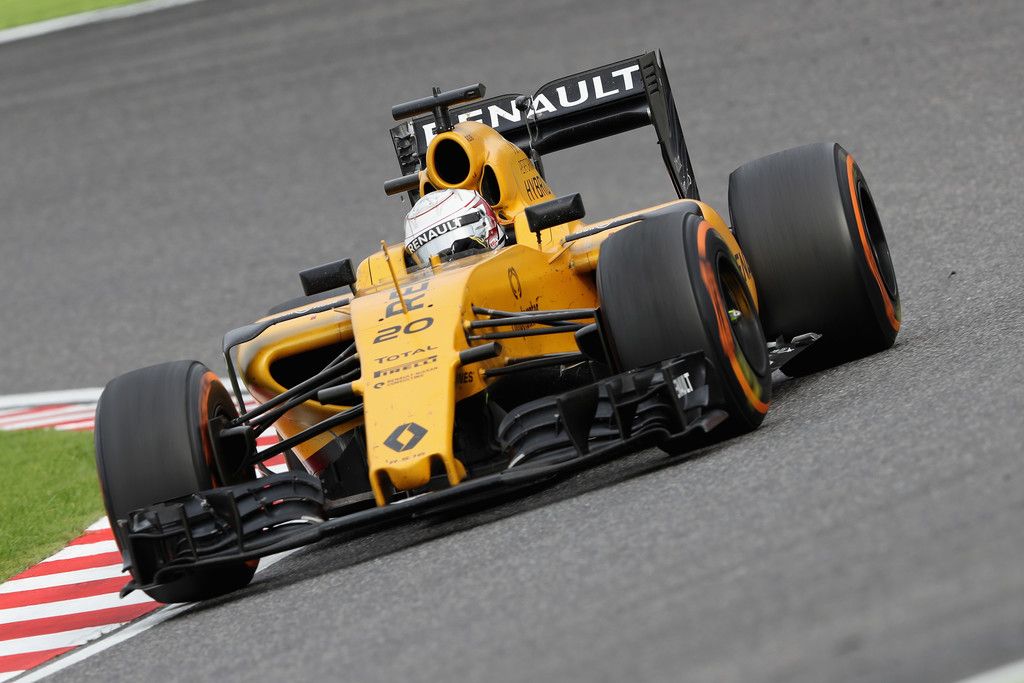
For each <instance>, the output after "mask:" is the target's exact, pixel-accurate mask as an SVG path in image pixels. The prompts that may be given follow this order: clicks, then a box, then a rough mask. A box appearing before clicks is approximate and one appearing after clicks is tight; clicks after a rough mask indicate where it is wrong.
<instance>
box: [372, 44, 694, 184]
mask: <svg viewBox="0 0 1024 683" xmlns="http://www.w3.org/2000/svg"><path fill="white" fill-rule="evenodd" d="M435 92H436V91H435ZM520 97H521V96H520V95H515V94H512V95H500V96H498V97H491V98H488V99H486V100H477V101H475V102H470V103H468V104H463V105H460V106H456V107H452V108H451V117H452V120H453V121H458V122H462V121H479V122H481V123H485V124H487V125H489V126H490V127H492V128H494V129H495V130H497V131H498V132H499V133H501V134H502V135H503V136H504V137H505V139H507V140H509V141H510V142H512V143H513V144H515V145H517V146H518V147H519V148H520V149H522V150H524V151H527V152H529V150H530V148H531V147H532V148H533V150H534V151H535V152H536V153H538V154H549V153H551V152H556V151H558V150H560V149H567V148H569V147H575V146H577V145H582V144H585V143H588V142H592V141H594V140H599V139H601V138H606V137H609V136H612V135H617V134H619V133H624V132H626V131H629V130H634V129H636V128H642V127H643V126H647V125H651V126H654V130H655V132H656V133H657V135H658V143H659V144H660V145H661V155H662V158H663V159H664V161H665V166H666V167H667V168H668V172H669V176H670V177H671V178H672V184H673V185H674V186H675V190H676V194H677V195H678V196H679V197H680V198H681V199H699V198H700V197H699V194H698V192H697V183H696V181H695V180H694V177H693V168H692V167H691V165H690V156H689V154H688V153H687V150H686V141H685V140H684V139H683V129H682V125H681V124H680V121H679V115H678V113H677V112H676V105H675V100H673V98H672V89H671V87H670V86H669V83H668V75H667V74H666V73H665V66H664V64H663V63H662V60H661V55H660V53H658V52H648V53H646V54H643V55H640V56H638V57H633V58H632V59H626V60H623V61H621V62H615V63H614V64H608V65H606V66H601V67H598V68H596V69H590V70H588V71H583V72H580V73H578V74H574V75H572V76H566V77H564V78H559V79H557V80H554V81H551V82H550V83H548V84H547V85H545V86H543V87H542V88H541V89H540V90H538V91H537V92H536V94H535V95H534V96H533V98H532V108H530V109H529V110H528V111H523V110H521V109H520V108H519V107H517V106H516V100H517V99H519V98H520ZM435 125H436V124H435V120H434V117H433V116H431V115H430V114H426V115H423V116H418V117H416V118H414V119H412V120H409V121H405V122H403V123H401V124H399V125H397V126H395V127H394V128H392V129H391V139H392V141H393V142H394V145H395V153H396V154H397V155H398V162H399V164H400V165H401V167H402V175H408V174H410V173H415V172H417V171H418V170H420V169H421V168H424V167H425V164H426V161H425V158H426V153H427V145H428V144H429V143H430V140H431V139H432V138H433V137H434V127H435ZM531 133H532V141H531ZM531 142H532V144H531Z"/></svg>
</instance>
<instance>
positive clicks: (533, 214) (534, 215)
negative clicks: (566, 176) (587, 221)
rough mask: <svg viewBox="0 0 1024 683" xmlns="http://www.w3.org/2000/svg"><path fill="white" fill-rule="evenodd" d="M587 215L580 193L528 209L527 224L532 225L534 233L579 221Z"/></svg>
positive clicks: (531, 229) (531, 228)
mask: <svg viewBox="0 0 1024 683" xmlns="http://www.w3.org/2000/svg"><path fill="white" fill-rule="evenodd" d="M586 215H587V211H586V209H584V208H583V198H582V197H580V195H579V193H576V194H570V195H566V196H565V197H558V198H557V199H552V200H550V201H547V202H543V203H541V204H534V205H533V206H528V207H526V222H527V223H529V224H530V232H534V233H540V231H541V230H547V229H548V228H553V227H555V226H556V225H562V224H564V223H568V222H569V221H577V220H579V219H581V218H583V217H584V216H586ZM538 239H540V238H539V236H538Z"/></svg>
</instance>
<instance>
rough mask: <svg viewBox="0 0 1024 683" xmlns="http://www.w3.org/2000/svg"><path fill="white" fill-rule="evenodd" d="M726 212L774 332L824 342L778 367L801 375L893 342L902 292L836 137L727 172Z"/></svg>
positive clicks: (862, 188) (870, 205)
mask: <svg viewBox="0 0 1024 683" xmlns="http://www.w3.org/2000/svg"><path fill="white" fill-rule="evenodd" d="M729 213H730V215H731V218H732V223H733V230H734V231H735V234H736V239H737V241H738V242H739V243H740V247H741V248H742V249H743V253H744V255H745V256H746V257H747V260H748V261H749V263H750V268H751V270H752V271H753V273H754V280H755V281H756V282H757V292H758V296H759V303H760V310H761V322H762V324H763V325H764V331H765V333H766V336H767V337H768V338H769V339H775V338H777V337H779V336H782V337H785V338H786V339H790V338H792V337H793V336H795V335H798V334H803V333H805V332H818V333H820V334H821V335H822V337H821V339H819V340H818V341H817V342H815V343H814V344H813V345H812V346H811V347H810V348H808V349H806V350H805V351H803V352H801V353H800V355H798V356H797V357H796V358H794V359H793V360H792V361H791V362H789V363H787V364H786V365H785V366H783V368H782V370H783V371H784V372H785V373H786V374H788V375H803V374H807V373H810V372H816V371H818V370H822V369H825V368H829V367H832V366H834V365H838V364H840V363H844V362H846V361H849V360H853V359H855V358H860V357H862V356H866V355H868V354H871V353H875V352H877V351H881V350H883V349H887V348H889V347H890V346H892V345H893V343H894V342H895V340H896V334H897V333H898V332H899V329H900V296H899V289H898V287H897V285H896V273H895V270H894V269H893V266H892V259H891V257H890V256H889V247H888V243H887V242H886V239H885V232H884V231H883V230H882V222H881V220H880V219H879V217H878V211H877V210H876V209H875V203H874V200H873V199H872V197H871V192H870V191H869V190H868V186H867V182H866V181H865V180H864V176H863V174H862V173H861V171H860V168H859V167H858V166H857V164H856V162H854V160H853V157H851V156H850V155H849V153H847V151H846V150H845V149H843V148H842V147H840V146H839V145H837V144H814V145H805V146H803V147H795V148H793V149H788V150H786V151H784V152H778V153H776V154H772V155H769V156H766V157H763V158H761V159H758V160H756V161H752V162H750V163H748V164H744V165H743V166H740V167H739V168H737V169H736V170H735V171H733V172H732V174H731V175H730V176H729Z"/></svg>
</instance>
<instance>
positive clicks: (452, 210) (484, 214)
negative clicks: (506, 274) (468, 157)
mask: <svg viewBox="0 0 1024 683" xmlns="http://www.w3.org/2000/svg"><path fill="white" fill-rule="evenodd" d="M504 243H505V231H504V230H502V228H501V226H499V225H498V219H497V217H496V216H495V215H494V210H493V209H491V206H490V205H489V204H488V203H487V202H486V201H485V200H484V198H483V197H481V196H480V195H479V194H477V193H476V192H473V191H472V190H438V191H436V192H431V193H429V194H425V195H423V196H422V197H421V198H420V200H419V201H418V202H416V204H415V205H414V206H413V207H412V210H411V211H410V212H409V215H407V216H406V217H405V252H406V254H408V256H409V258H410V259H411V260H412V262H413V263H415V264H417V265H419V264H422V263H427V262H428V261H429V260H430V257H431V256H437V255H440V256H447V255H450V254H455V253H458V252H460V251H465V250H467V249H482V248H484V247H487V248H489V249H497V248H498V247H500V246H501V245H503V244H504Z"/></svg>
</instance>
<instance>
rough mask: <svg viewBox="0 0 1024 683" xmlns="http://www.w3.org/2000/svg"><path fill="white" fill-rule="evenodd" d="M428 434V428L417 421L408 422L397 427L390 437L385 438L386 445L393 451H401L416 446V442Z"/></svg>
mask: <svg viewBox="0 0 1024 683" xmlns="http://www.w3.org/2000/svg"><path fill="white" fill-rule="evenodd" d="M426 435H427V430H426V429H424V428H423V427H420V426H419V425H418V424H416V423H415V422H406V423H405V424H401V425H398V426H397V427H395V431H393V432H391V435H390V436H388V438H386V439H384V445H385V446H387V447H388V448H390V449H391V450H393V451H396V452H398V453H401V452H402V451H408V450H411V449H413V448H415V447H416V444H418V443H419V442H420V440H421V439H422V438H423V437H424V436H426Z"/></svg>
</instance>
